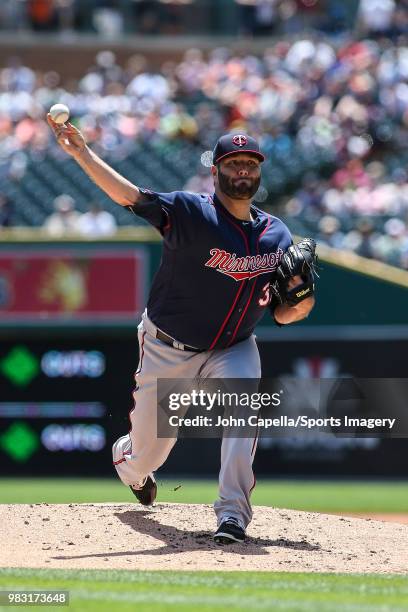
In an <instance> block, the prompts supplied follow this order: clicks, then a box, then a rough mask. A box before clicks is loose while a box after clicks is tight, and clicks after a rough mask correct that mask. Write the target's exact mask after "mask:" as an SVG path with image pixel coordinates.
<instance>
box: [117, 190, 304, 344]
mask: <svg viewBox="0 0 408 612" xmlns="http://www.w3.org/2000/svg"><path fill="white" fill-rule="evenodd" d="M142 192H143V193H144V199H143V201H142V202H139V203H137V204H135V205H134V206H130V207H129V209H130V210H132V211H133V212H134V213H135V214H136V215H138V216H140V217H143V218H144V219H146V220H147V221H148V222H149V223H151V224H152V225H153V226H154V227H156V228H157V229H158V230H159V231H160V233H161V234H162V236H163V255H162V260H161V264H160V268H159V270H158V272H157V274H156V276H155V278H154V281H153V285H152V288H151V290H150V296H149V301H148V304H147V313H148V316H149V318H150V319H151V320H152V321H153V323H154V324H155V325H156V326H157V327H159V328H160V329H161V330H162V331H164V332H166V334H168V335H170V336H172V337H173V338H175V339H176V340H178V341H179V342H182V343H183V344H188V345H190V346H193V347H196V348H198V349H222V348H226V347H228V346H231V345H232V344H235V343H236V342H240V341H241V340H244V339H246V338H248V337H249V336H250V335H251V334H252V332H253V330H254V328H255V326H256V324H257V323H258V321H259V320H260V319H261V317H262V316H263V314H264V311H265V307H266V306H267V305H268V302H269V299H268V298H269V295H268V292H267V288H268V283H269V282H270V280H271V279H272V278H273V276H274V273H275V271H276V268H277V266H278V265H279V261H280V259H281V257H282V254H283V253H284V251H285V250H286V249H287V248H288V247H289V246H290V244H292V237H291V234H290V232H289V230H288V228H287V227H286V225H285V224H284V223H283V222H282V221H280V220H279V219H277V218H276V217H273V216H271V215H269V214H267V213H265V212H264V211H262V210H260V209H259V208H256V207H255V206H251V216H252V218H253V221H240V220H239V219H236V218H235V217H234V216H233V215H231V214H230V213H229V212H228V210H227V209H226V208H225V207H224V206H223V205H222V204H221V202H220V200H219V199H218V198H217V196H213V197H211V196H208V195H199V194H194V193H188V192H185V191H175V192H173V193H154V192H148V191H144V190H142Z"/></svg>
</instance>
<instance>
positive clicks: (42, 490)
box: [0, 477, 408, 512]
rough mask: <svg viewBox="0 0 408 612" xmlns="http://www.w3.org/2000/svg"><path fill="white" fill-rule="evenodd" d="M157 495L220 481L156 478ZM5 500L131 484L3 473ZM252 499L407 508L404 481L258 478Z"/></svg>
mask: <svg viewBox="0 0 408 612" xmlns="http://www.w3.org/2000/svg"><path fill="white" fill-rule="evenodd" d="M158 489H159V493H158V498H157V499H158V501H166V502H180V503H206V504H211V503H213V501H214V500H215V499H216V497H217V483H216V480H215V479H214V480H213V481H208V480H189V479H187V478H179V479H177V480H166V479H163V478H160V477H159V478H158ZM0 490H1V496H0V499H1V503H20V504H23V503H31V504H33V503H41V502H47V503H71V502H130V501H133V497H132V496H131V494H130V492H129V490H128V489H127V488H126V487H124V486H123V485H122V484H121V482H120V481H119V480H116V479H106V480H103V479H100V480H97V479H85V478H84V479H64V478H61V479H59V480H56V479H25V478H24V479H23V478H21V479H7V478H4V479H0ZM252 502H253V504H254V505H264V506H274V507H278V508H293V509H297V510H310V511H317V512H407V510H408V485H407V483H404V482H391V483H386V482H356V481H353V482H344V481H341V482H321V481H307V480H306V481H305V480H302V481H292V480H291V481H272V480H264V481H261V482H258V483H257V486H256V488H255V490H254V492H253V495H252Z"/></svg>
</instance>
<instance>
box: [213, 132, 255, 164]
mask: <svg viewBox="0 0 408 612" xmlns="http://www.w3.org/2000/svg"><path fill="white" fill-rule="evenodd" d="M234 153H253V154H254V155H255V157H257V158H258V159H259V160H260V161H261V162H263V161H264V160H265V155H263V153H261V151H260V150H259V144H258V141H257V140H255V138H252V136H248V134H243V133H238V132H237V133H236V134H235V133H234V134H224V136H221V138H219V139H218V141H217V144H216V145H215V147H214V151H213V164H218V162H219V161H221V159H224V158H225V157H227V156H228V155H233V154H234Z"/></svg>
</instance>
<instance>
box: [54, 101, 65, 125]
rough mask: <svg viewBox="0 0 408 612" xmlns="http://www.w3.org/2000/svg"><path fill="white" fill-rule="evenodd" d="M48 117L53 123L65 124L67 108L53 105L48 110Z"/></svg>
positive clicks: (61, 105) (63, 105)
mask: <svg viewBox="0 0 408 612" xmlns="http://www.w3.org/2000/svg"><path fill="white" fill-rule="evenodd" d="M50 115H51V119H52V120H53V121H54V122H55V123H58V124H62V123H65V122H66V121H68V119H69V108H68V106H65V104H54V105H53V106H51V108H50Z"/></svg>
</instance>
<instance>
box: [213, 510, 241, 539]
mask: <svg viewBox="0 0 408 612" xmlns="http://www.w3.org/2000/svg"><path fill="white" fill-rule="evenodd" d="M214 541H215V542H216V543H217V544H233V543H234V542H244V541H245V530H244V529H242V527H241V525H240V524H239V523H238V521H237V519H236V518H234V517H233V516H229V517H228V518H227V519H226V520H225V521H223V522H222V523H221V525H220V526H219V527H218V529H217V531H216V532H215V534H214Z"/></svg>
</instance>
